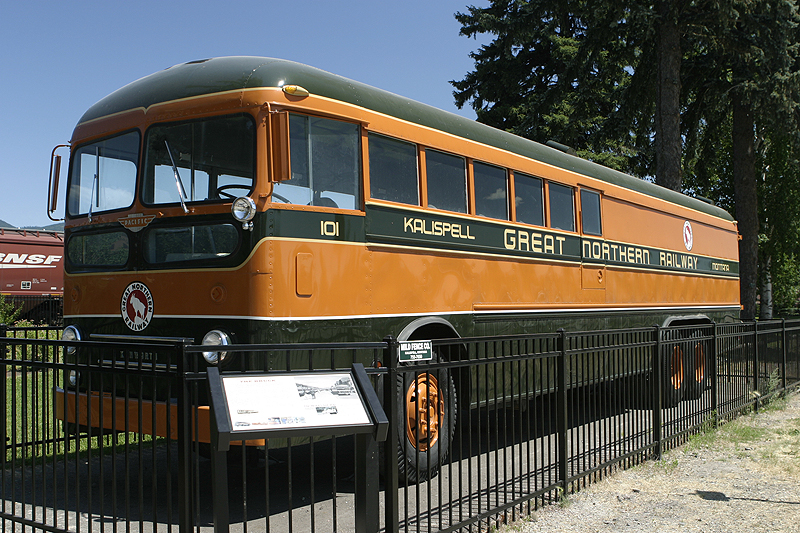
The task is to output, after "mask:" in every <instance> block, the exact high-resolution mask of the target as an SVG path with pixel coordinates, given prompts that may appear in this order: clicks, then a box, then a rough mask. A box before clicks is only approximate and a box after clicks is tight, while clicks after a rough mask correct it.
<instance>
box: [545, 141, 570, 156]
mask: <svg viewBox="0 0 800 533" xmlns="http://www.w3.org/2000/svg"><path fill="white" fill-rule="evenodd" d="M545 144H546V145H547V146H549V147H550V148H555V149H556V150H561V151H562V152H564V153H565V154H569V155H575V156H577V155H578V152H576V151H575V148H573V147H571V146H567V145H566V144H561V143H557V142H555V141H547V142H546V143H545Z"/></svg>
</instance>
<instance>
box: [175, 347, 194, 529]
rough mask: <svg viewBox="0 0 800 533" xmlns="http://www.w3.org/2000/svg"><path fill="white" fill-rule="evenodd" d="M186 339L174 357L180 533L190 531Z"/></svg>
mask: <svg viewBox="0 0 800 533" xmlns="http://www.w3.org/2000/svg"><path fill="white" fill-rule="evenodd" d="M188 342H189V341H188V339H184V340H182V341H181V342H180V343H176V345H175V357H176V358H177V359H178V361H177V362H178V384H177V385H178V387H177V389H178V390H177V396H178V398H177V400H178V421H177V422H178V428H177V429H178V502H179V503H178V505H179V506H180V508H179V509H178V521H179V526H178V530H179V531H180V532H181V533H190V532H191V531H192V520H193V513H192V464H191V461H192V450H191V439H192V430H191V425H192V416H191V406H190V405H189V398H190V397H191V395H190V394H189V390H188V384H187V382H186V375H187V373H188V370H187V368H186V363H187V355H188V354H187V353H186V346H187V343H188Z"/></svg>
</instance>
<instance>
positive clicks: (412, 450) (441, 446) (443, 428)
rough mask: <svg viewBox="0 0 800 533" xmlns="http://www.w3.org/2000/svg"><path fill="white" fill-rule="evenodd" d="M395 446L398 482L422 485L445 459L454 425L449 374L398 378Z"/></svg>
mask: <svg viewBox="0 0 800 533" xmlns="http://www.w3.org/2000/svg"><path fill="white" fill-rule="evenodd" d="M398 407H399V409H398V424H397V427H398V435H397V437H398V439H397V442H398V446H397V463H398V470H399V474H400V480H401V481H403V480H404V481H405V482H406V483H409V484H411V483H417V482H420V481H425V480H426V479H430V478H432V477H433V476H435V475H436V473H437V472H438V471H439V467H440V466H441V465H442V463H444V460H445V458H446V457H447V450H448V449H449V448H450V441H451V439H452V437H453V431H454V430H455V423H456V388H455V385H454V383H453V379H452V378H451V376H450V374H449V372H447V371H446V370H443V369H439V370H432V371H415V372H403V373H400V374H399V375H398Z"/></svg>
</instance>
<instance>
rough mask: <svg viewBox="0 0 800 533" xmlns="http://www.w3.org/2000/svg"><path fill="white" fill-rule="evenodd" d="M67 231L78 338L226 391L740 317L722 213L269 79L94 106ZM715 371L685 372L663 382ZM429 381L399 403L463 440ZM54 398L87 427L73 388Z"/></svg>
mask: <svg viewBox="0 0 800 533" xmlns="http://www.w3.org/2000/svg"><path fill="white" fill-rule="evenodd" d="M56 167H57V165H56ZM57 174H58V173H57V172H56V173H54V174H53V175H51V180H53V179H54V177H56V176H57ZM51 190H53V191H55V190H57V186H51ZM49 209H50V212H51V213H53V212H54V209H55V202H54V201H53V199H51V203H50V204H49ZM64 217H65V238H66V253H65V256H66V273H65V294H66V298H65V323H66V324H67V328H66V330H65V338H67V339H93V338H109V337H108V336H109V335H113V336H116V337H115V338H131V337H132V338H137V337H140V336H146V337H148V338H153V337H169V338H175V337H183V338H190V339H193V340H194V341H195V342H197V343H203V344H207V345H209V352H207V353H206V364H208V365H220V366H221V367H227V368H236V366H237V365H239V364H241V362H240V361H239V360H237V357H236V354H231V353H228V357H223V356H222V354H226V352H225V351H224V349H223V348H220V347H224V346H225V345H230V344H234V343H239V344H259V343H293V342H329V341H374V340H380V339H382V338H384V337H385V336H386V335H393V336H394V337H396V338H397V339H400V340H413V339H437V338H455V337H459V336H482V335H500V334H513V333H520V332H550V331H554V330H555V329H557V328H561V327H564V328H569V329H573V330H588V329H600V328H603V329H607V328H620V327H630V326H638V325H646V326H650V325H653V324H665V325H676V324H698V323H706V322H710V321H730V320H736V319H737V318H738V316H739V310H740V306H739V278H738V235H737V227H736V222H735V221H734V220H733V218H732V217H731V216H730V215H729V214H728V213H726V212H725V211H723V210H722V209H719V208H718V207H715V206H713V205H710V204H709V203H707V202H704V201H700V200H698V199H694V198H690V197H687V196H684V195H682V194H679V193H676V192H673V191H669V190H666V189H664V188H661V187H658V186H656V185H653V184H651V183H648V182H646V181H642V180H639V179H636V178H634V177H631V176H628V175H625V174H623V173H620V172H617V171H614V170H612V169H609V168H606V167H603V166H600V165H597V164H594V163H592V162H589V161H587V160H584V159H581V158H578V157H574V156H572V155H569V154H567V153H565V152H564V151H562V150H559V149H555V148H551V147H548V146H545V145H541V144H538V143H535V142H532V141H529V140H526V139H523V138H520V137H517V136H514V135H511V134H509V133H505V132H502V131H498V130H496V129H493V128H490V127H487V126H485V125H482V124H479V123H477V122H474V121H471V120H468V119H465V118H462V117H459V116H456V115H454V114H451V113H447V112H444V111H441V110H438V109H435V108H432V107H430V106H427V105H423V104H420V103H417V102H414V101H411V100H408V99H406V98H403V97H400V96H397V95H394V94H391V93H388V92H385V91H382V90H379V89H376V88H373V87H370V86H367V85H364V84H361V83H358V82H355V81H352V80H348V79H345V78H342V77H339V76H336V75H333V74H330V73H328V72H324V71H322V70H318V69H316V68H312V67H308V66H305V65H301V64H298V63H294V62H291V61H285V60H279V59H270V58H260V57H228V58H216V59H208V60H202V61H193V62H190V63H186V64H181V65H176V66H173V67H171V68H168V69H166V70H164V71H161V72H158V73H155V74H153V75H150V76H147V77H145V78H142V79H140V80H138V81H135V82H133V83H131V84H130V85H128V86H126V87H123V88H121V89H119V90H118V91H116V92H114V93H112V94H110V95H109V96H107V97H105V98H104V99H102V100H100V101H99V102H98V103H97V104H95V105H94V106H92V107H91V108H90V109H89V110H88V111H87V112H86V113H85V114H84V116H83V117H82V118H81V119H80V121H79V122H78V124H77V126H76V128H75V130H74V133H73V136H72V139H71V141H70V163H69V171H68V183H67V193H66V208H65V212H64ZM676 359H679V360H680V359H681V357H676ZM368 363H371V362H368ZM689 364H692V363H691V358H690V363H689ZM704 364H705V361H704V358H703V357H702V354H698V356H697V358H696V362H695V365H696V366H698V367H701V366H702V365H704ZM679 367H680V368H679ZM686 370H690V371H686ZM691 370H697V371H696V372H693V371H691ZM702 370H703V369H702V368H696V369H684V368H683V367H682V366H681V364H679V363H676V365H675V369H674V373H675V375H674V377H673V379H672V380H671V381H672V383H673V384H674V386H675V388H676V390H678V389H680V388H681V387H682V383H683V381H684V377H685V376H686V375H698V376H701V375H704V372H703V371H702ZM73 377H75V376H73ZM435 380H436V377H435V376H434V375H433V374H427V373H422V374H420V375H419V376H418V377H417V379H412V380H408V382H407V383H405V384H404V387H406V388H407V393H406V394H403V398H414V397H415V391H416V390H418V389H419V390H425V391H427V392H425V395H426V402H430V404H431V408H430V409H427V408H426V409H425V413H428V414H423V415H420V416H421V418H425V417H428V416H431V417H434V418H437V417H438V418H440V419H444V420H449V419H450V414H449V413H448V410H451V408H452V403H454V398H453V399H451V398H450V397H449V395H450V392H449V391H450V387H448V386H438V385H437V384H436V383H435ZM456 386H458V384H456ZM61 394H62V400H63V401H64V402H65V405H70V406H73V409H74V408H75V407H74V406H79V405H81V403H80V395H81V394H82V393H81V385H80V377H79V376H77V377H75V379H74V380H73V383H72V385H71V388H70V387H68V388H67V390H64V391H62V392H61ZM409 401H412V400H409ZM413 401H418V400H413ZM408 411H409V412H411V411H412V410H411V409H409V410H408ZM64 416H66V417H69V416H74V414H73V415H69V414H68V413H67V414H65V415H64ZM407 418H408V420H407V421H406V425H407V426H408V427H407V429H408V431H403V432H401V433H402V434H403V435H405V436H406V438H407V439H408V440H409V443H408V445H407V446H405V445H404V446H405V447H406V448H407V449H409V450H416V451H418V452H419V455H418V457H419V456H425V455H426V454H429V453H434V451H435V447H436V442H437V439H438V438H439V437H440V435H439V434H438V433H437V431H438V428H439V427H440V424H439V423H437V421H436V420H421V419H420V418H418V416H417V414H414V415H412V414H409V416H408V417H407ZM108 419H110V417H108ZM120 419H121V417H120ZM420 432H424V433H425V436H424V438H419V435H420ZM444 437H446V436H444ZM400 438H403V436H402V435H400ZM415 447H416V448H415ZM416 451H415V453H416Z"/></svg>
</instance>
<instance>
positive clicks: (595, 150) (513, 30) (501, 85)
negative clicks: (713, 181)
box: [453, 0, 800, 319]
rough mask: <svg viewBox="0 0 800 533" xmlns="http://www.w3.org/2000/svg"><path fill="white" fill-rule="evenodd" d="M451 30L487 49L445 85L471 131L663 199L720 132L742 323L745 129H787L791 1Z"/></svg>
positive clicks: (748, 257)
mask: <svg viewBox="0 0 800 533" xmlns="http://www.w3.org/2000/svg"><path fill="white" fill-rule="evenodd" d="M456 18H457V19H458V20H459V21H460V22H461V24H462V30H461V33H462V34H463V35H467V36H472V35H476V34H478V33H489V34H492V35H495V36H496V38H495V39H494V40H493V41H492V42H491V43H490V44H488V45H486V46H484V47H482V48H481V49H480V50H479V51H478V52H476V53H474V54H473V58H474V59H475V70H474V71H473V72H470V73H468V74H467V76H466V77H465V78H464V79H463V80H461V81H454V82H453V85H454V86H455V88H456V92H455V93H454V95H455V99H456V104H457V105H459V106H463V105H464V104H465V103H467V102H471V104H472V106H473V108H474V109H475V111H476V113H477V116H478V120H479V121H481V122H485V123H487V124H490V125H493V126H495V127H498V128H502V129H506V130H509V131H512V132H514V133H517V134H519V135H522V136H525V137H528V138H531V139H534V140H538V141H540V142H545V141H546V140H547V139H551V138H552V139H555V140H557V141H559V142H561V143H563V144H568V145H571V146H573V147H575V148H576V149H577V151H578V154H579V155H581V156H583V157H586V158H588V159H592V160H594V161H597V162H599V163H602V164H606V165H609V166H612V167H615V168H618V169H620V170H623V171H627V172H630V173H632V174H634V175H639V176H642V177H645V176H653V175H655V176H656V180H657V182H659V183H661V184H663V185H665V186H667V187H670V188H674V189H676V190H680V189H681V180H682V174H685V173H686V170H687V168H684V169H683V171H682V168H681V167H682V165H681V159H682V158H681V154H682V152H683V149H685V153H686V154H687V157H685V158H683V163H684V167H686V165H689V166H690V171H691V172H694V173H697V174H698V175H699V178H700V179H699V180H697V179H692V180H690V181H691V182H695V185H696V184H697V182H698V181H699V182H702V181H703V174H708V171H707V170H705V169H703V168H702V167H703V164H704V161H706V160H708V159H709V158H708V157H707V156H708V155H709V153H710V152H711V151H713V150H718V149H719V146H720V139H721V137H720V136H719V133H720V132H721V131H722V130H724V129H726V128H727V131H728V132H729V134H730V139H731V143H730V159H729V160H728V163H729V164H728V165H727V166H726V167H725V169H726V171H727V172H728V174H727V179H728V180H729V181H730V184H727V185H724V186H723V184H722V183H719V184H717V185H719V187H717V188H718V190H719V191H720V192H723V191H724V192H725V194H726V195H727V196H726V197H725V201H723V203H726V202H727V201H728V200H731V199H732V200H733V202H732V203H731V204H729V205H730V206H731V207H733V208H734V213H735V216H736V217H737V220H738V221H739V231H740V234H741V235H742V240H741V242H740V252H739V258H740V279H741V287H742V304H743V306H744V309H743V312H742V317H743V318H746V319H749V318H754V317H755V303H756V286H757V279H758V270H757V265H758V234H759V220H758V213H759V211H758V200H757V196H758V192H757V179H756V178H757V176H758V175H759V173H758V172H757V168H756V164H757V161H758V158H757V154H756V126H758V127H759V128H764V127H768V125H770V124H776V125H777V124H782V126H781V127H784V128H786V127H787V126H788V127H790V128H792V129H793V130H794V129H796V126H795V115H796V112H797V105H798V102H800V99H798V94H797V89H798V86H799V82H798V79H797V71H798V33H797V32H798V29H797V28H798V20H799V19H798V13H797V5H796V0H721V1H720V0H714V1H709V0H694V1H692V0H658V1H656V2H654V3H638V2H624V1H623V2H604V1H602V0H598V1H597V2H592V3H591V4H589V3H587V2H585V1H578V2H568V1H564V0H560V1H556V2H544V1H541V0H531V1H523V0H494V1H493V2H492V3H491V5H490V6H489V7H487V8H480V9H479V8H475V7H470V8H469V9H468V13H466V14H462V13H458V14H457V15H456ZM678 127H680V130H678ZM677 131H680V133H677ZM654 139H655V146H653V142H652V141H653V140H654ZM798 144H800V142H798ZM798 153H800V152H798ZM713 159H716V158H713ZM720 168H721V167H720ZM706 177H708V176H706ZM723 181H724V180H723ZM689 186H690V187H691V186H692V185H689ZM709 190H713V189H710V188H709ZM794 216H795V217H800V214H795V215H794Z"/></svg>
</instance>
